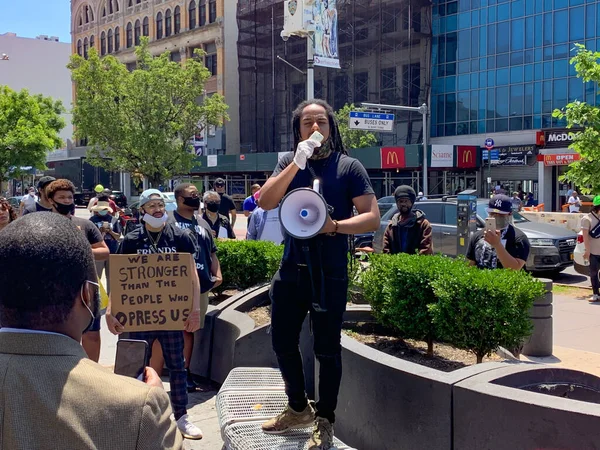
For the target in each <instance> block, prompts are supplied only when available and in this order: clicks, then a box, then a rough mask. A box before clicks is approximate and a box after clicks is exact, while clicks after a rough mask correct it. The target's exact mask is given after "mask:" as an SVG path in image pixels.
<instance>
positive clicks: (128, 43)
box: [125, 22, 133, 48]
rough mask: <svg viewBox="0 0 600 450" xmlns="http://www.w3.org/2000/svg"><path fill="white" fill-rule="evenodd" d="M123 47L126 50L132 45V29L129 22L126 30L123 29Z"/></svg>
mask: <svg viewBox="0 0 600 450" xmlns="http://www.w3.org/2000/svg"><path fill="white" fill-rule="evenodd" d="M125 45H126V47H127V48H130V47H131V46H132V45H133V27H132V26H131V22H129V23H128V24H127V28H125Z"/></svg>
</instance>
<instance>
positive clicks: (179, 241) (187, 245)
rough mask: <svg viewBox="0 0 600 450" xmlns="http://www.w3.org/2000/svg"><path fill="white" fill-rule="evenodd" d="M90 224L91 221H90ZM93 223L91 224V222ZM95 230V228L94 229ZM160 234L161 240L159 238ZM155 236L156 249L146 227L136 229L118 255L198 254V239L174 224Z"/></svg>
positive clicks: (125, 238) (120, 247)
mask: <svg viewBox="0 0 600 450" xmlns="http://www.w3.org/2000/svg"><path fill="white" fill-rule="evenodd" d="M88 222H89V221H88ZM90 223H91V222H90ZM94 228H95V227H94ZM159 234H160V238H158V236H159ZM159 234H156V235H153V236H152V237H153V238H154V239H157V238H158V242H156V247H154V245H152V242H151V241H150V238H149V237H148V231H147V230H146V227H145V226H141V227H139V228H136V229H135V230H133V231H132V232H131V233H128V234H127V235H125V237H124V238H123V240H122V241H121V243H120V244H119V249H118V250H117V253H120V254H123V255H136V254H137V255H149V254H153V253H190V254H191V255H194V254H196V251H197V246H196V239H195V238H194V236H193V235H192V233H191V231H189V230H181V229H180V228H178V227H177V226H176V225H175V224H174V223H167V224H166V225H165V227H164V228H163V230H162V233H159Z"/></svg>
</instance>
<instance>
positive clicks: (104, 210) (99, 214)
mask: <svg viewBox="0 0 600 450" xmlns="http://www.w3.org/2000/svg"><path fill="white" fill-rule="evenodd" d="M91 211H92V214H93V216H92V217H90V221H91V222H92V223H93V224H94V225H96V226H97V227H98V229H99V230H100V233H102V236H103V237H104V243H105V244H106V246H107V247H108V250H109V251H110V253H111V254H115V253H117V249H118V248H119V239H121V233H122V232H123V229H122V228H121V224H120V223H119V220H118V219H117V218H116V217H113V215H112V214H113V213H114V210H113V209H112V208H111V206H110V203H109V202H108V197H107V196H105V195H104V196H100V197H98V202H97V203H96V205H95V206H92V210H91ZM108 264H109V260H108V259H106V260H104V261H96V273H97V274H98V279H99V280H100V279H102V273H103V272H104V274H105V276H106V292H107V293H108V294H110V271H109V266H108Z"/></svg>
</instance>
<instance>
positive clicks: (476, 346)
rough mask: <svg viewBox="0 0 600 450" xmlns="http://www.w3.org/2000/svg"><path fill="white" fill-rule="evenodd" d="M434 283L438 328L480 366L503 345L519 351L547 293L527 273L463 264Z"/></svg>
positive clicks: (432, 307)
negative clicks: (533, 308)
mask: <svg viewBox="0 0 600 450" xmlns="http://www.w3.org/2000/svg"><path fill="white" fill-rule="evenodd" d="M431 284H432V286H433V291H434V293H435V296H436V297H437V299H438V301H437V303H432V304H431V305H430V306H429V309H430V311H431V314H432V317H433V323H434V325H435V328H436V330H437V331H438V333H439V334H440V336H441V337H442V338H443V339H444V340H445V341H447V342H449V343H451V344H452V345H454V346H456V347H458V348H462V349H465V350H470V351H471V352H473V353H474V354H475V356H476V357H477V362H478V363H480V362H481V361H482V360H483V357H484V356H486V355H489V354H490V353H492V352H493V351H494V350H495V349H496V348H497V347H498V346H499V345H502V346H505V347H507V348H513V347H516V346H518V345H519V344H520V343H521V342H522V341H523V339H524V338H526V337H527V336H529V334H531V327H532V325H531V321H530V319H529V316H528V311H529V309H530V308H531V306H532V305H533V301H534V300H535V299H536V298H538V297H540V296H542V295H544V294H545V288H544V285H543V283H541V282H540V281H538V280H535V279H534V278H532V277H531V275H529V274H527V273H525V272H524V271H514V270H508V269H497V270H480V269H477V268H475V267H468V266H465V265H460V264H455V265H452V266H451V267H450V268H449V270H447V271H446V272H445V273H444V274H443V275H442V276H440V277H438V278H437V279H436V280H434V281H432V283H431Z"/></svg>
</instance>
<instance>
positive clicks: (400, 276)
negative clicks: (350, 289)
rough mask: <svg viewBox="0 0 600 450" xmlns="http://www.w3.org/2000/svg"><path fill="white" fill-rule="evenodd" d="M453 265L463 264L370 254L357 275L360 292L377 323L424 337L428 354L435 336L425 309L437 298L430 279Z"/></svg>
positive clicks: (407, 335)
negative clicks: (358, 275) (359, 279)
mask: <svg viewBox="0 0 600 450" xmlns="http://www.w3.org/2000/svg"><path fill="white" fill-rule="evenodd" d="M456 265H458V266H461V267H465V266H466V263H465V262H464V261H463V260H453V259H451V258H448V257H445V256H441V255H434V256H419V255H408V254H398V255H372V257H371V264H370V266H369V268H368V269H367V270H366V272H365V273H363V274H362V276H361V285H362V288H363V293H364V296H365V298H367V299H368V301H369V303H370V304H371V308H372V311H373V314H374V316H375V317H376V318H377V320H378V321H379V322H380V323H382V324H383V325H386V326H390V327H393V328H394V329H396V330H397V331H398V332H399V333H400V335H401V336H402V337H404V338H413V339H420V340H425V341H426V342H427V344H428V345H427V347H428V348H427V352H428V354H430V355H431V354H433V341H434V339H438V338H439V336H438V333H437V328H436V326H435V324H434V323H433V321H432V316H431V312H430V309H429V305H431V304H432V303H435V302H436V301H437V300H436V295H435V293H434V290H433V285H432V282H433V281H435V280H437V279H438V278H439V277H440V276H443V275H444V274H445V273H447V272H448V271H449V270H450V267H451V266H456Z"/></svg>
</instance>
